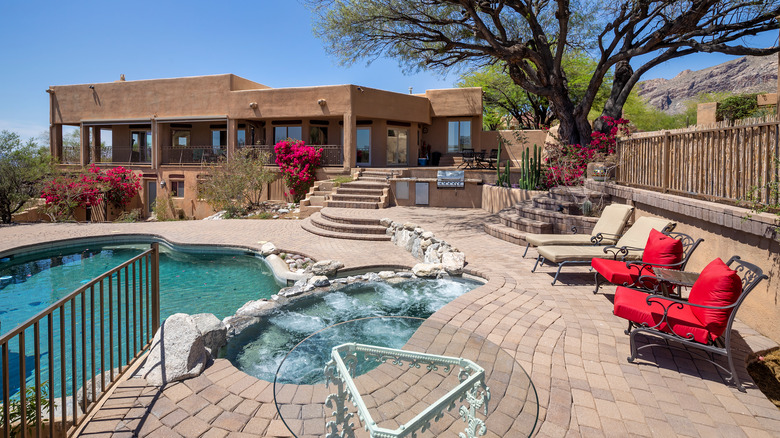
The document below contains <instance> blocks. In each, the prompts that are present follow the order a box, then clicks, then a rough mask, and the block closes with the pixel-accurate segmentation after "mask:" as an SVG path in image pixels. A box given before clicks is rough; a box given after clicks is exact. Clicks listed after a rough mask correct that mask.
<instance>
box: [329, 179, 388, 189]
mask: <svg viewBox="0 0 780 438" xmlns="http://www.w3.org/2000/svg"><path fill="white" fill-rule="evenodd" d="M342 187H343V188H347V189H370V190H382V189H386V188H388V187H390V184H388V183H386V182H382V183H375V182H367V181H352V182H348V183H344V184H342V185H341V187H339V188H342Z"/></svg>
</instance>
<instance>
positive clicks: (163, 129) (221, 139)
mask: <svg viewBox="0 0 780 438" xmlns="http://www.w3.org/2000/svg"><path fill="white" fill-rule="evenodd" d="M47 92H48V93H49V97H50V111H51V114H50V124H51V126H50V138H51V153H52V156H54V157H55V159H57V160H58V161H59V162H60V163H62V164H64V165H67V164H73V165H79V166H87V165H89V164H91V163H97V164H106V165H123V166H126V167H130V168H132V169H133V170H134V171H136V172H138V173H140V174H142V175H143V179H144V183H143V193H142V202H143V204H144V208H145V210H146V211H147V212H148V211H150V210H149V209H150V208H151V203H152V201H153V200H154V199H155V197H156V194H157V190H158V188H159V187H161V186H167V188H166V189H165V190H170V191H172V192H173V194H174V198H181V199H177V200H176V202H177V207H179V208H183V209H184V210H185V212H186V214H187V215H191V216H195V217H198V216H203V215H204V214H205V213H206V212H205V211H202V210H203V209H204V208H206V207H205V206H204V205H202V204H203V203H202V202H197V195H196V192H197V178H198V177H199V176H202V175H203V174H204V173H206V172H207V171H204V168H205V167H204V165H207V164H209V163H214V162H217V161H218V159H219V158H220V157H225V158H227V159H228V160H229V159H230V157H231V155H232V154H234V153H235V151H236V149H237V148H246V147H253V148H258V149H261V150H266V151H273V145H274V144H276V142H278V141H279V140H281V139H285V138H287V137H291V138H296V139H300V140H303V141H305V142H306V143H307V144H311V145H318V146H319V147H322V148H323V157H324V161H325V163H324V164H325V165H326V166H331V167H332V168H338V169H340V170H344V171H349V170H350V169H352V168H354V167H363V166H364V167H393V166H398V167H404V168H406V167H415V166H417V165H418V160H417V158H418V156H419V154H420V147H421V146H422V145H429V147H430V151H431V153H433V152H439V153H441V154H443V155H444V156H445V159H446V157H448V156H454V155H459V152H460V150H461V149H462V148H464V147H472V148H475V149H480V143H481V137H482V136H481V132H482V90H481V89H480V88H460V89H445V90H428V91H426V92H425V94H402V93H394V92H389V91H383V90H377V89H372V88H367V87H361V86H356V85H334V86H319V87H300V88H271V87H268V86H265V85H262V84H259V83H256V82H252V81H250V80H247V79H244V78H241V77H238V76H235V75H232V74H225V75H214V76H198V77H188V78H172V79H153V80H140V81H124V79H122V80H120V81H116V82H109V83H95V84H81V85H58V86H51V87H49V89H48V90H47ZM63 126H73V127H77V128H78V129H80V131H81V147H80V150H63V141H62V139H63ZM334 170H336V169H334ZM278 191H279V193H278V194H277V193H271V194H269V196H270V197H271V198H272V199H281V196H275V195H281V188H279V189H278Z"/></svg>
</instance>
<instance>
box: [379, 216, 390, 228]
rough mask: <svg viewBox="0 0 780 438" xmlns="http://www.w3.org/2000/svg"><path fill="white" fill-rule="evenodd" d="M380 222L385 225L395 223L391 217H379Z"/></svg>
mask: <svg viewBox="0 0 780 438" xmlns="http://www.w3.org/2000/svg"><path fill="white" fill-rule="evenodd" d="M379 224H380V225H382V226H383V227H389V226H390V225H392V224H393V220H392V219H390V218H386V217H383V218H382V219H379Z"/></svg>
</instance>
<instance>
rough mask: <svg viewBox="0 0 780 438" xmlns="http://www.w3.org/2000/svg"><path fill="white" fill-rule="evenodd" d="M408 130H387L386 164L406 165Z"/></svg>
mask: <svg viewBox="0 0 780 438" xmlns="http://www.w3.org/2000/svg"><path fill="white" fill-rule="evenodd" d="M408 149H409V130H407V129H398V128H392V129H388V130H387V164H407V163H408V161H407V158H406V156H407V155H406V154H407V150H408Z"/></svg>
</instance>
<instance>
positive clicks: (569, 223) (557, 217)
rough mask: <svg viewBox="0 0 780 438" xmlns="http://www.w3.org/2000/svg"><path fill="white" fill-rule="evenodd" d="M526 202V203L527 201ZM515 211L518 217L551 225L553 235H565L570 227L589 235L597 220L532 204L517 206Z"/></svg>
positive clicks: (569, 230)
mask: <svg viewBox="0 0 780 438" xmlns="http://www.w3.org/2000/svg"><path fill="white" fill-rule="evenodd" d="M527 202H528V201H527ZM514 208H515V210H517V213H518V214H519V215H520V216H523V217H525V218H527V219H532V220H536V221H540V222H548V223H550V224H552V225H553V233H563V234H567V233H570V232H571V228H572V227H577V230H578V232H579V233H590V232H591V231H593V227H594V226H595V225H596V222H597V221H598V220H599V218H597V217H588V216H573V215H568V214H564V213H560V212H557V211H550V210H545V209H541V208H535V207H533V205H532V204H530V203H529V204H525V203H521V204H517V205H515V207H514Z"/></svg>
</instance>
